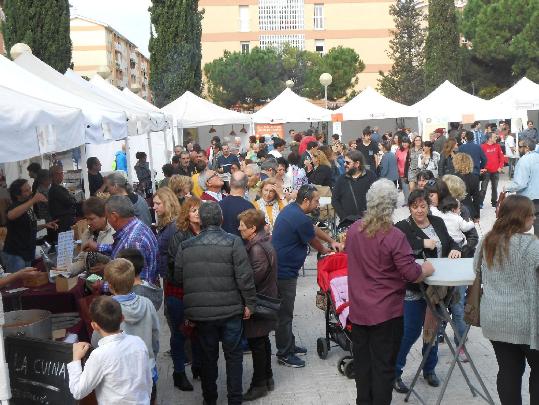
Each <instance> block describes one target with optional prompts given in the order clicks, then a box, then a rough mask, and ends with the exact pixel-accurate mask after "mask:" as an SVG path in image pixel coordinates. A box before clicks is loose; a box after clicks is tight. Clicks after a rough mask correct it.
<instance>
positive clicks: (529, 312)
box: [474, 234, 539, 350]
mask: <svg viewBox="0 0 539 405" xmlns="http://www.w3.org/2000/svg"><path fill="white" fill-rule="evenodd" d="M499 249H500V250H498V252H501V251H502V247H501V246H500V247H499ZM481 255H482V244H481V246H479V248H478V249H477V250H476V253H475V257H474V270H475V272H476V273H478V272H479V271H480V270H481V275H482V278H483V280H482V281H483V297H482V298H481V309H480V315H481V328H482V330H483V335H484V336H485V337H486V338H487V339H490V340H495V341H499V342H505V343H512V344H522V345H529V346H530V348H531V349H535V350H538V349H539V239H537V238H536V237H535V236H534V235H529V234H516V235H513V236H512V237H511V240H510V241H509V254H508V256H507V257H506V258H505V259H504V260H503V263H502V265H501V266H500V265H499V264H498V262H497V260H495V261H494V265H493V266H492V267H491V268H487V263H486V260H484V258H482V259H481ZM480 267H481V269H480Z"/></svg>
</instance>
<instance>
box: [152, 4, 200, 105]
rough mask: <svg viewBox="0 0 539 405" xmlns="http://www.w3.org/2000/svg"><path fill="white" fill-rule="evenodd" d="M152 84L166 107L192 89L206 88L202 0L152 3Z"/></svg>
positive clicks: (197, 92) (154, 92)
mask: <svg viewBox="0 0 539 405" xmlns="http://www.w3.org/2000/svg"><path fill="white" fill-rule="evenodd" d="M150 13H151V22H152V25H153V30H152V33H151V37H150V46H149V49H150V53H151V56H150V69H151V75H150V88H151V90H152V92H153V96H154V102H155V104H156V105H157V106H159V107H162V106H164V105H166V104H168V103H170V102H172V101H174V100H175V99H176V98H178V97H179V96H181V95H182V94H183V93H184V92H185V91H187V90H189V91H191V92H193V93H195V94H200V92H201V89H202V70H201V67H200V62H201V60H202V50H201V44H200V40H201V36H202V16H203V12H202V11H199V10H198V0H153V1H152V6H151V7H150Z"/></svg>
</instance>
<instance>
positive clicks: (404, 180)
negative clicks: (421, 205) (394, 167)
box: [399, 177, 410, 205]
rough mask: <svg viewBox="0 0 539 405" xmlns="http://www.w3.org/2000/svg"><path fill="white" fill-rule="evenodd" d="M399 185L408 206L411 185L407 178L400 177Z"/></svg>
mask: <svg viewBox="0 0 539 405" xmlns="http://www.w3.org/2000/svg"><path fill="white" fill-rule="evenodd" d="M399 184H400V186H401V189H402V193H403V194H404V204H406V205H408V196H409V195H410V185H409V184H408V179H407V178H406V177H399Z"/></svg>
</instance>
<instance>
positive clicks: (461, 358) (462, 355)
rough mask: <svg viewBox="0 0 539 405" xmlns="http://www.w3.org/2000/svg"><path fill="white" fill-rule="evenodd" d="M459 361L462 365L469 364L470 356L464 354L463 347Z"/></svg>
mask: <svg viewBox="0 0 539 405" xmlns="http://www.w3.org/2000/svg"><path fill="white" fill-rule="evenodd" d="M459 360H460V362H461V363H468V362H469V360H468V356H466V353H464V349H463V348H462V347H461V348H460V350H459Z"/></svg>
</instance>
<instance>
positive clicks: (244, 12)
mask: <svg viewBox="0 0 539 405" xmlns="http://www.w3.org/2000/svg"><path fill="white" fill-rule="evenodd" d="M249 31H250V27H249V6H240V32H249Z"/></svg>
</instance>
